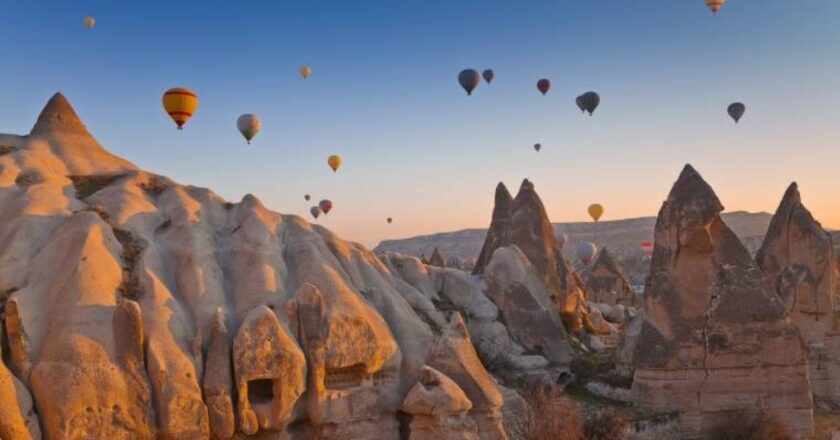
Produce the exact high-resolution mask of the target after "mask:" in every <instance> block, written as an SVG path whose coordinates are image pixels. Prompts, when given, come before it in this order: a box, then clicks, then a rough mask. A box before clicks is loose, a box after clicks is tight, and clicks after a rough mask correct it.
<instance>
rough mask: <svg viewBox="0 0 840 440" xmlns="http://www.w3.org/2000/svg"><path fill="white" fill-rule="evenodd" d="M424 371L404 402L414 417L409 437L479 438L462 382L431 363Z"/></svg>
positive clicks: (425, 439)
mask: <svg viewBox="0 0 840 440" xmlns="http://www.w3.org/2000/svg"><path fill="white" fill-rule="evenodd" d="M420 374H421V376H420V380H419V381H418V382H417V384H416V385H414V387H412V388H411V390H410V391H409V392H408V395H407V396H406V398H405V401H404V402H403V405H402V410H403V411H405V412H406V413H408V414H411V416H412V418H411V424H410V426H409V430H410V435H409V437H408V438H409V439H411V440H432V439H451V440H478V432H477V428H476V424H475V421H473V419H471V418H470V417H469V416H468V415H467V413H468V412H469V410H470V409H472V402H470V399H468V398H467V396H466V394H464V391H463V390H461V388H460V387H459V386H458V384H456V383H455V382H453V381H452V379H450V378H448V377H446V375H444V374H443V373H441V372H439V371H437V370H435V369H434V368H431V367H428V366H427V367H423V368H422V369H421V373H420Z"/></svg>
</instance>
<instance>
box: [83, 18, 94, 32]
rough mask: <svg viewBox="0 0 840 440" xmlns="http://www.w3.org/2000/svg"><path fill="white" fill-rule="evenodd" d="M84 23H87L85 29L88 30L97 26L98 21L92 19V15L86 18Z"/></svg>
mask: <svg viewBox="0 0 840 440" xmlns="http://www.w3.org/2000/svg"><path fill="white" fill-rule="evenodd" d="M84 22H85V27H86V28H88V29H93V27H94V26H96V19H95V18H93V17H91V16H90V15H88V16H87V17H85V21H84Z"/></svg>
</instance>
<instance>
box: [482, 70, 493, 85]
mask: <svg viewBox="0 0 840 440" xmlns="http://www.w3.org/2000/svg"><path fill="white" fill-rule="evenodd" d="M481 76H483V77H484V80H485V81H487V84H490V82H491V81H493V78H494V77H495V76H496V73H495V72H493V69H486V70H484V72H481Z"/></svg>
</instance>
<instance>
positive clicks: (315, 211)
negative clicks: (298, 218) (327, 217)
mask: <svg viewBox="0 0 840 440" xmlns="http://www.w3.org/2000/svg"><path fill="white" fill-rule="evenodd" d="M309 213H310V214H312V217H315V219H316V220H317V219H318V217H320V216H321V208H319V207H317V206H313V207H311V208H309Z"/></svg>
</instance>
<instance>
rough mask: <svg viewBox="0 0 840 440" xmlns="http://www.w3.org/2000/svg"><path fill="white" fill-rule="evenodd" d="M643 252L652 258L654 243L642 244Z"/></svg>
mask: <svg viewBox="0 0 840 440" xmlns="http://www.w3.org/2000/svg"><path fill="white" fill-rule="evenodd" d="M642 252H644V253H645V255H647V256H648V257H649V256H651V255H652V254H653V243H651V242H649V241H646V242H644V243H642Z"/></svg>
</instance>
